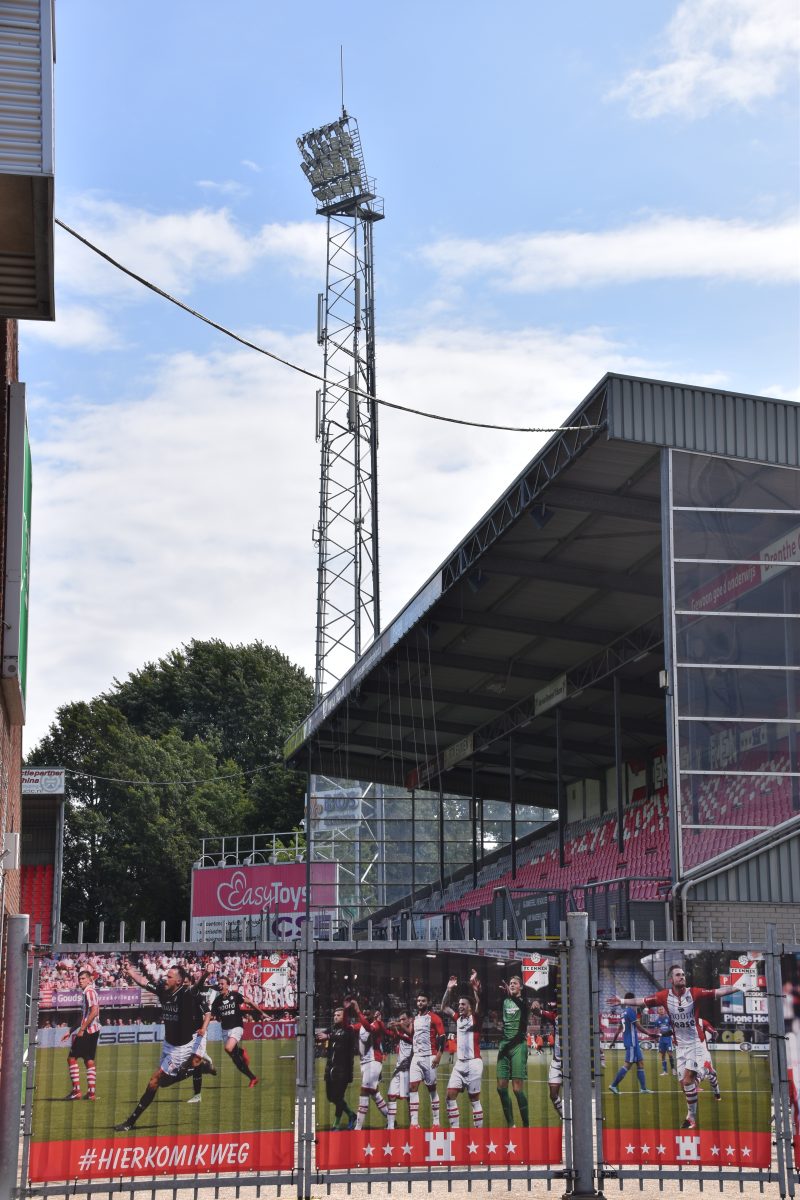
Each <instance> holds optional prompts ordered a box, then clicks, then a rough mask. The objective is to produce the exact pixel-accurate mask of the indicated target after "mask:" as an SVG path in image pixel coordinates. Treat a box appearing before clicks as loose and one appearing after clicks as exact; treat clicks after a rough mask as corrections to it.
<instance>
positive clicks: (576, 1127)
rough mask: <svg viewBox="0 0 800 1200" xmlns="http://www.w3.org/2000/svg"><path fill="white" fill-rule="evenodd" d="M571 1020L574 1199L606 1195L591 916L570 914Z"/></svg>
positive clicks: (569, 1023) (580, 913)
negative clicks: (597, 1127)
mask: <svg viewBox="0 0 800 1200" xmlns="http://www.w3.org/2000/svg"><path fill="white" fill-rule="evenodd" d="M567 937H568V941H569V946H568V950H567V955H568V963H569V977H568V980H567V1020H568V1033H569V1065H570V1073H571V1076H572V1078H571V1086H570V1094H571V1100H572V1123H571V1129H570V1136H571V1138H572V1187H571V1190H570V1191H569V1192H568V1193H567V1195H569V1196H570V1197H576V1196H602V1192H598V1191H597V1190H596V1188H595V1158H594V1138H593V1125H594V1117H593V1113H592V1056H591V1051H590V1046H591V1038H592V980H591V971H590V968H589V914H588V913H585V912H572V913H568V914H567Z"/></svg>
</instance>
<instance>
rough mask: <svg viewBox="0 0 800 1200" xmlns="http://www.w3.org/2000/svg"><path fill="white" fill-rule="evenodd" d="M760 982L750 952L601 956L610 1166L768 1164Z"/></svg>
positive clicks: (759, 964) (760, 969)
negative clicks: (739, 956) (734, 954)
mask: <svg viewBox="0 0 800 1200" xmlns="http://www.w3.org/2000/svg"><path fill="white" fill-rule="evenodd" d="M764 983H765V980H764V964H763V958H762V957H760V956H759V954H758V952H757V951H750V952H749V953H748V954H743V955H742V956H741V958H738V959H735V960H734V961H733V962H732V961H731V956H730V953H728V954H727V956H726V955H723V954H719V953H712V952H709V951H698V952H696V953H692V954H685V955H684V954H683V953H679V952H678V951H675V953H674V954H670V953H669V951H667V953H666V954H664V953H663V952H660V953H659V954H658V955H655V954H645V955H642V954H641V953H636V954H634V953H632V952H619V951H612V950H608V951H605V952H602V953H601V956H600V997H599V1001H600V1034H601V1043H602V1045H603V1074H602V1081H603V1113H604V1119H605V1120H604V1131H603V1153H604V1156H605V1159H606V1161H607V1162H610V1163H630V1164H643V1163H650V1164H652V1163H660V1164H664V1163H672V1164H674V1163H699V1164H701V1165H703V1164H705V1165H709V1166H720V1165H725V1166H734V1167H764V1166H768V1165H769V1163H770V1159H771V1154H772V1138H771V1132H770V1120H771V1081H770V1071H769V1043H768V1029H767V1020H768V1016H767V1008H766V995H765V991H764V987H763V985H764Z"/></svg>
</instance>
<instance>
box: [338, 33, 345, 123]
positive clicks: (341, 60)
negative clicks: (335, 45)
mask: <svg viewBox="0 0 800 1200" xmlns="http://www.w3.org/2000/svg"><path fill="white" fill-rule="evenodd" d="M339 82H340V83H341V89H342V116H343V117H344V116H346V110H345V107H344V46H342V45H340V46H339Z"/></svg>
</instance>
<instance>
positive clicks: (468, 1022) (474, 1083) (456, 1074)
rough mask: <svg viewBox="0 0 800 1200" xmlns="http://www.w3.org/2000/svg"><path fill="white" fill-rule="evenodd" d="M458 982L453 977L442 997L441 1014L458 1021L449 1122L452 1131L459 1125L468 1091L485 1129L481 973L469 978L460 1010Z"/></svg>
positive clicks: (478, 1125)
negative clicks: (462, 1095) (455, 1002)
mask: <svg viewBox="0 0 800 1200" xmlns="http://www.w3.org/2000/svg"><path fill="white" fill-rule="evenodd" d="M457 987H458V980H457V979H456V977H455V975H451V976H450V979H449V980H448V983H447V991H446V992H445V994H444V996H443V997H442V1012H444V1013H447V1014H448V1016H451V1017H453V1018H454V1019H455V1023H456V1061H455V1063H454V1064H453V1070H452V1071H451V1072H450V1078H449V1080H448V1081H447V1119H448V1120H449V1122H450V1127H451V1129H456V1128H457V1127H458V1124H459V1114H458V1096H459V1093H460V1092H463V1091H464V1089H465V1088H466V1090H467V1095H468V1096H469V1101H470V1104H471V1105H472V1119H473V1121H474V1123H475V1128H476V1129H481V1128H482V1126H483V1109H482V1107H481V1079H482V1078H483V1059H482V1058H481V1018H480V1016H479V1009H480V991H481V981H480V979H479V978H478V972H477V971H472V973H471V974H470V977H469V992H470V997H471V999H470V998H469V997H467V996H461V997H460V998H459V1000H458V1006H457V1009H453V1007H452V1003H453V1000H454V999H455V990H456V988H457Z"/></svg>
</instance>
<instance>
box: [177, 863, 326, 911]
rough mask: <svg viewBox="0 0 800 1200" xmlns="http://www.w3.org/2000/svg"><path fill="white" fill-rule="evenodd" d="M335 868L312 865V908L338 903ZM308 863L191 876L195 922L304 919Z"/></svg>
mask: <svg viewBox="0 0 800 1200" xmlns="http://www.w3.org/2000/svg"><path fill="white" fill-rule="evenodd" d="M335 884H336V864H335V863H312V864H311V907H312V908H315V909H318V908H331V907H333V906H335V903H336V886H335ZM306 907H307V906H306V865H305V863H278V864H277V865H275V866H272V865H267V864H263V865H259V866H250V867H244V866H237V867H204V868H199V869H198V870H195V871H193V872H192V918H193V919H197V918H199V919H202V918H204V917H217V918H219V917H252V916H257V915H258V914H259V913H269V914H270V915H273V914H282V913H288V914H292V915H303V916H304V915H305V913H306Z"/></svg>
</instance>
